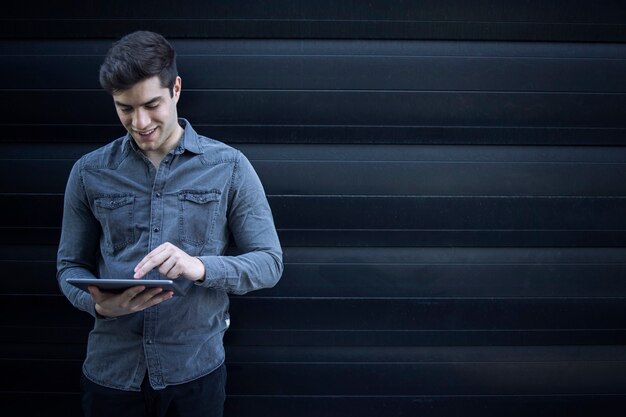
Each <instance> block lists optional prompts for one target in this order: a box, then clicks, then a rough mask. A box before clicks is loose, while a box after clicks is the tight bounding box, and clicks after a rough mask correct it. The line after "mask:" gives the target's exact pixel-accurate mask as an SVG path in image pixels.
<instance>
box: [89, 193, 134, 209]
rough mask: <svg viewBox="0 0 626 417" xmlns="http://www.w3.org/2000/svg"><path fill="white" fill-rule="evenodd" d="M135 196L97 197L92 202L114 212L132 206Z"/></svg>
mask: <svg viewBox="0 0 626 417" xmlns="http://www.w3.org/2000/svg"><path fill="white" fill-rule="evenodd" d="M134 199H135V196H132V195H108V196H104V197H98V198H96V199H95V200H94V202H95V204H96V206H98V207H101V208H104V209H109V210H114V209H116V208H119V207H122V206H126V205H128V204H132V203H133V200H134Z"/></svg>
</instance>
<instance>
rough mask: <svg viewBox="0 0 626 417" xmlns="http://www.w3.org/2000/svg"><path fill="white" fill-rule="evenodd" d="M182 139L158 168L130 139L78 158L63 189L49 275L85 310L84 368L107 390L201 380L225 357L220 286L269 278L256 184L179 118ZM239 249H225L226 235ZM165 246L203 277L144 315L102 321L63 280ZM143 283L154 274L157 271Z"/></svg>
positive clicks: (278, 258)
mask: <svg viewBox="0 0 626 417" xmlns="http://www.w3.org/2000/svg"><path fill="white" fill-rule="evenodd" d="M179 123H180V124H181V126H182V127H183V128H184V134H183V136H182V138H181V140H180V142H179V145H178V146H177V147H176V148H175V149H173V150H172V151H171V152H170V153H169V154H168V155H166V156H165V158H164V159H163V161H162V162H161V164H160V166H159V167H158V169H157V168H155V167H154V166H153V165H152V163H151V162H150V161H149V160H148V159H147V158H146V157H145V155H144V154H143V153H142V152H141V151H140V150H139V149H138V148H137V146H136V144H135V142H134V141H133V140H132V137H131V136H130V135H126V136H125V137H122V138H119V139H117V140H115V141H113V142H112V143H110V144H108V145H106V146H104V147H102V148H100V149H97V150H95V151H93V152H91V153H89V154H87V155H85V156H83V157H82V158H80V159H79V160H78V161H77V162H76V163H75V164H74V167H73V168H72V171H71V173H70V177H69V179H68V183H67V188H66V192H65V204H64V212H63V228H62V233H61V241H60V245H59V250H58V257H57V270H58V273H57V279H58V281H59V285H60V288H61V290H62V292H63V294H65V296H66V297H67V298H68V299H69V300H70V302H71V303H72V304H73V305H74V306H75V307H77V308H78V309H80V310H83V311H86V312H88V313H90V314H91V315H92V316H93V317H94V318H95V322H94V328H93V330H92V331H91V332H90V334H89V341H88V347H87V357H86V359H85V363H84V365H83V372H84V374H85V376H86V377H88V378H89V379H91V380H92V381H94V382H96V383H98V384H100V385H103V386H106V387H111V388H116V389H122V390H130V391H138V390H140V385H141V382H142V380H143V378H144V375H145V374H146V371H147V372H148V376H149V378H150V384H151V385H152V387H153V388H155V389H162V388H164V387H166V386H167V385H171V384H181V383H184V382H188V381H191V380H194V379H196V378H199V377H201V376H204V375H206V374H208V373H210V372H211V371H213V370H215V369H216V368H217V367H219V366H220V365H221V364H222V363H223V362H224V347H223V342H222V338H223V334H224V332H225V331H226V330H227V328H228V326H229V316H228V295H227V294H228V293H234V294H244V293H246V292H248V291H251V290H256V289H260V288H267V287H272V286H274V285H275V284H276V283H277V282H278V280H279V278H280V276H281V274H282V270H283V263H282V250H281V247H280V243H279V240H278V236H277V234H276V229H275V227H274V222H273V218H272V213H271V210H270V207H269V204H268V202H267V198H266V196H265V193H264V190H263V187H262V185H261V182H260V181H259V178H258V177H257V175H256V173H255V172H254V169H253V168H252V166H251V165H250V162H249V161H248V160H247V159H246V158H245V156H243V155H242V154H241V153H240V152H239V151H237V150H235V149H233V148H231V147H229V146H227V145H225V144H223V143H221V142H218V141H215V140H212V139H208V138H206V137H203V136H200V135H198V134H197V133H196V132H195V131H194V130H193V128H192V127H191V125H190V124H189V122H187V121H186V120H184V119H179ZM231 234H232V237H233V238H234V240H235V243H236V246H237V253H240V254H241V255H236V256H235V255H233V256H227V255H225V252H226V250H227V248H228V246H229V236H230V235H231ZM164 242H170V243H172V244H174V245H176V246H178V247H179V248H181V249H183V250H184V251H186V252H187V253H188V254H190V255H192V256H196V257H198V258H199V259H200V260H201V261H202V262H203V263H204V266H205V268H206V277H205V280H204V281H203V282H202V283H201V284H196V283H193V282H191V281H189V280H186V279H184V278H179V279H177V280H176V281H175V282H176V284H177V285H178V286H179V287H180V288H181V289H182V291H183V292H185V295H184V296H180V297H173V298H171V299H170V300H167V301H165V302H163V303H161V304H159V305H156V306H153V307H150V308H148V309H146V310H144V311H142V312H137V313H133V314H130V315H126V316H122V317H118V318H115V319H105V318H102V317H100V316H99V315H98V314H96V312H95V305H94V302H93V300H92V299H91V296H90V295H89V294H88V293H86V292H84V291H82V290H79V289H77V288H75V287H73V286H72V285H70V284H68V283H67V282H66V279H67V278H70V277H98V278H132V276H133V269H134V267H135V265H137V263H138V262H139V261H140V260H141V259H142V258H143V257H144V256H145V255H147V254H148V253H149V252H150V251H151V250H153V249H155V248H156V247H157V246H159V245H161V244H162V243H164ZM144 278H146V279H163V278H164V277H163V276H161V275H160V274H159V272H158V271H157V270H156V269H155V270H153V271H151V272H150V273H149V274H147V276H145V277H144Z"/></svg>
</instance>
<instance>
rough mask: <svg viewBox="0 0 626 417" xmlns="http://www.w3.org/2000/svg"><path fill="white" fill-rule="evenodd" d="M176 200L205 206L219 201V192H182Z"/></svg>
mask: <svg viewBox="0 0 626 417" xmlns="http://www.w3.org/2000/svg"><path fill="white" fill-rule="evenodd" d="M178 198H179V199H180V200H184V201H191V202H192V203H196V204H206V203H209V202H211V201H218V200H219V199H220V192H219V191H217V190H215V191H182V192H181V193H180V194H178Z"/></svg>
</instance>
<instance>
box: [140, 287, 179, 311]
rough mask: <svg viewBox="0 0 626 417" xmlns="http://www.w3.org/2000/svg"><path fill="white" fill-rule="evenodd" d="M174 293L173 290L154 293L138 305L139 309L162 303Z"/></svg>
mask: <svg viewBox="0 0 626 417" xmlns="http://www.w3.org/2000/svg"><path fill="white" fill-rule="evenodd" d="M173 295H174V293H173V292H172V291H166V292H163V293H162V294H159V293H157V294H154V295H152V296H150V297H149V298H147V299H145V301H144V302H143V303H142V304H140V305H139V306H138V309H139V310H145V309H146V308H149V307H152V306H154V305H157V304H159V303H162V302H163V301H166V300H169V299H170V298H172V296H173Z"/></svg>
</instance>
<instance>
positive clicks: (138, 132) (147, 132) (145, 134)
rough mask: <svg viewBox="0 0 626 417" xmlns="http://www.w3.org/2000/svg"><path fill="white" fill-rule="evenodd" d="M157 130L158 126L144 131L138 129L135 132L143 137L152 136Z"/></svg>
mask: <svg viewBox="0 0 626 417" xmlns="http://www.w3.org/2000/svg"><path fill="white" fill-rule="evenodd" d="M155 130H157V128H156V127H155V128H153V129H150V130H146V131H143V132H140V131H138V130H135V131H134V132H135V133H137V134H138V135H139V136H142V137H143V136H150V135H151V134H152V133H153V132H154V131H155Z"/></svg>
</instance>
